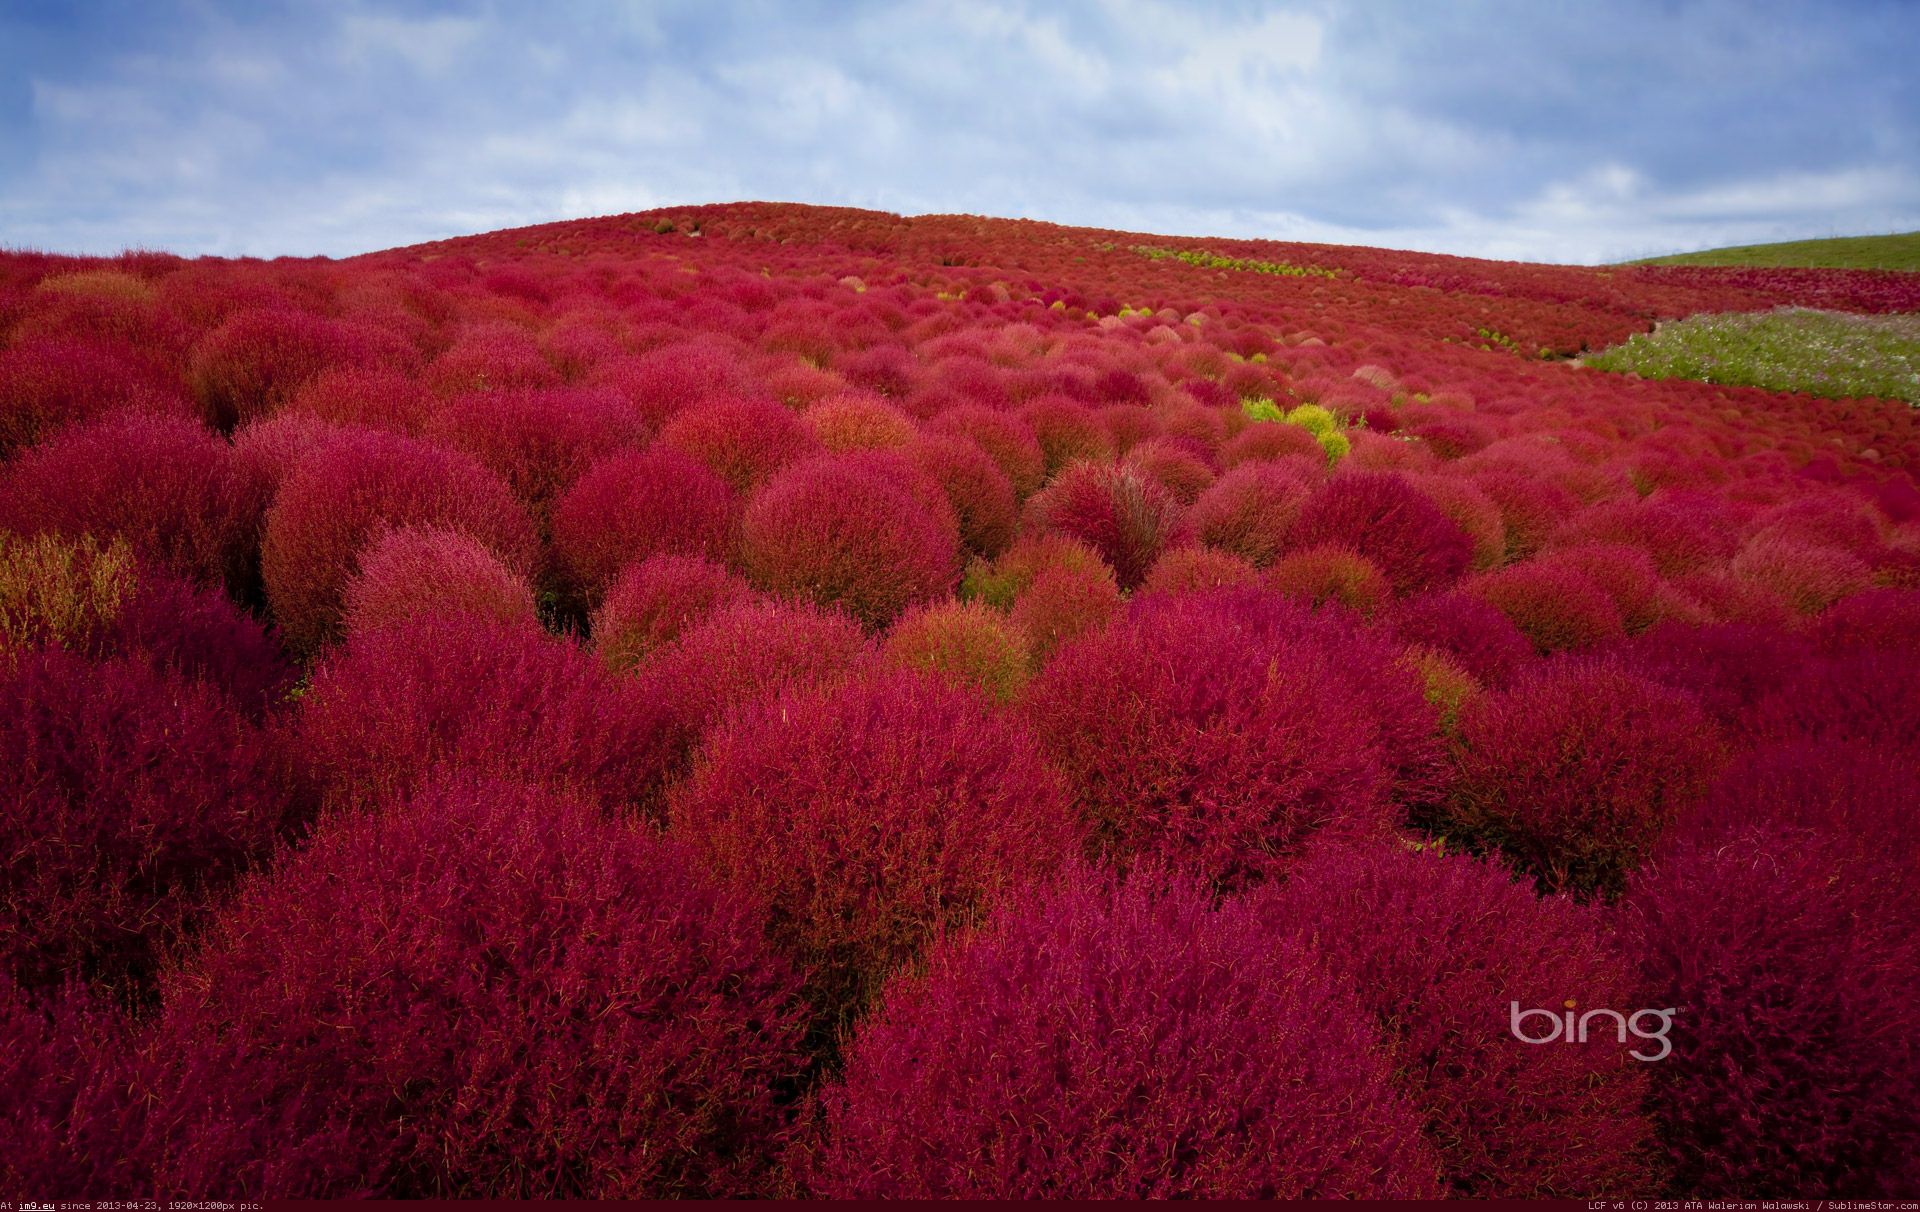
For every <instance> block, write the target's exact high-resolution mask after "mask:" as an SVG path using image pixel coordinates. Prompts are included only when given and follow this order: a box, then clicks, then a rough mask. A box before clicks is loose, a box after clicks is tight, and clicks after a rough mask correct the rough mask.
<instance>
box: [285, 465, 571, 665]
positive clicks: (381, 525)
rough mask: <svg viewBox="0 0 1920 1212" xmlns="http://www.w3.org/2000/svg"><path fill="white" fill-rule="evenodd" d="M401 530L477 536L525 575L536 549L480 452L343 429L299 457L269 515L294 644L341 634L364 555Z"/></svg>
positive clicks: (303, 647) (516, 506)
mask: <svg viewBox="0 0 1920 1212" xmlns="http://www.w3.org/2000/svg"><path fill="white" fill-rule="evenodd" d="M402 526H419V527H435V528H439V529H443V530H449V531H453V532H456V533H459V534H464V535H468V536H470V537H472V538H474V539H477V540H479V541H480V542H481V543H484V544H485V545H486V546H487V548H488V549H489V550H491V551H492V552H493V553H494V554H495V555H497V556H499V557H500V560H501V562H502V563H503V564H505V565H506V566H507V567H508V568H510V569H512V570H513V571H515V572H517V573H522V574H524V573H525V572H526V571H527V570H529V569H530V568H531V567H532V566H533V562H534V558H535V553H536V551H537V540H536V536H535V534H534V529H533V523H532V522H531V520H529V518H528V517H527V512H526V509H525V507H523V506H522V505H521V504H520V502H518V501H517V500H515V499H514V496H513V493H512V492H511V491H510V490H509V489H508V488H507V486H506V485H505V484H504V483H502V482H501V481H500V478H499V477H498V476H496V475H494V474H493V473H492V472H490V471H488V470H487V469H486V468H485V467H482V466H481V465H480V464H479V463H478V462H477V461H475V460H474V458H473V456H471V455H467V454H462V453H460V452H458V451H452V450H446V449H444V448H442V447H438V446H433V445H430V444H428V443H426V442H421V441H419V440H417V439H413V438H405V437H401V436H399V435H397V434H388V433H380V432H376V431H373V430H359V431H343V432H342V433H340V434H339V435H337V436H336V437H335V438H333V439H332V440H330V441H328V442H327V443H326V444H325V445H323V446H321V447H320V448H318V449H316V450H314V451H312V452H310V453H309V454H308V455H307V456H306V457H305V458H303V459H302V460H301V461H300V463H299V464H298V465H297V466H296V467H295V468H294V470H293V472H292V474H291V475H289V476H288V477H287V480H286V482H285V483H283V484H282V485H281V486H280V491H279V493H278V495H276V496H275V498H274V501H273V507H272V508H271V509H269V510H268V511H267V524H266V534H265V537H264V539H263V540H262V542H261V547H260V572H261V576H262V579H263V580H264V581H265V582H266V589H267V602H268V604H269V605H271V606H272V607H273V613H274V617H275V618H276V619H277V620H278V621H279V623H280V630H281V633H282V634H283V635H285V637H286V640H287V643H288V644H289V646H291V647H292V648H294V649H295V650H296V651H301V652H311V651H313V650H314V649H316V648H318V647H320V646H321V645H322V644H325V643H326V642H328V641H329V640H331V639H333V638H335V637H336V636H337V635H338V634H339V630H340V615H341V609H342V607H343V595H344V593H345V590H346V586H347V582H348V581H349V580H350V579H351V578H352V576H353V574H354V571H355V569H356V568H357V567H358V565H359V560H360V554H361V552H362V550H363V549H364V548H365V546H366V544H367V543H368V541H369V540H371V539H372V538H374V537H375V536H376V535H378V534H380V533H381V532H382V531H383V530H385V529H388V528H394V527H402Z"/></svg>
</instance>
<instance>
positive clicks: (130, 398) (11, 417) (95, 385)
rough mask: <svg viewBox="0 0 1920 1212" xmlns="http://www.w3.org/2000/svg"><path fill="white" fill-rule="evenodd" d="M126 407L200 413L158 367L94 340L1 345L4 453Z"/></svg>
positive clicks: (0, 452)
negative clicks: (142, 363) (2, 347)
mask: <svg viewBox="0 0 1920 1212" xmlns="http://www.w3.org/2000/svg"><path fill="white" fill-rule="evenodd" d="M122 411H138V412H159V413H167V414H169V415H175V416H184V415H194V414H195V412H196V410H195V409H194V407H193V405H192V403H191V402H190V401H188V400H187V398H186V396H185V395H184V394H183V393H182V392H181V391H180V389H179V387H178V386H177V385H175V384H170V383H168V382H167V381H166V379H165V378H163V377H162V376H161V375H160V374H159V373H158V372H156V371H155V370H153V369H151V368H149V367H146V366H142V365H141V364H139V363H138V362H136V361H134V360H133V359H132V358H129V357H127V356H125V355H124V354H121V353H119V352H116V351H114V350H110V349H107V348H105V347H103V346H99V345H95V344H93V343H92V342H88V341H75V340H65V339H57V338H55V339H48V338H39V339H33V340H27V341H21V342H19V343H17V344H15V345H13V346H11V347H9V348H6V349H0V458H5V457H7V456H8V455H10V454H12V453H13V452H14V451H15V450H18V449H20V448H22V447H25V446H31V445H32V444H33V443H35V442H38V441H40V440H41V439H42V438H44V437H46V436H47V435H49V434H52V433H54V432H57V431H58V430H61V429H64V428H66V427H67V426H69V425H74V424H78V423H80V422H82V421H89V420H92V419H93V418H94V417H97V416H101V415H103V414H107V413H113V412H122Z"/></svg>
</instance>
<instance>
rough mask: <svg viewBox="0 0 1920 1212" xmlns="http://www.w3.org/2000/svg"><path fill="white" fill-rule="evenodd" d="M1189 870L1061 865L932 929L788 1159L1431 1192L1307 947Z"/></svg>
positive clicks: (840, 1191) (887, 1182) (1129, 1186)
mask: <svg viewBox="0 0 1920 1212" xmlns="http://www.w3.org/2000/svg"><path fill="white" fill-rule="evenodd" d="M1276 941H1277V940H1276V939H1274V938H1273V937H1271V936H1270V935H1269V934H1268V933H1267V932H1265V931H1263V930H1261V929H1259V928H1258V925H1257V923H1256V922H1255V921H1254V920H1253V919H1252V918H1251V916H1250V915H1248V914H1246V913H1243V912H1236V911H1232V910H1229V911H1225V912H1214V911H1212V910H1211V908H1210V906H1209V898H1208V895H1207V893H1206V892H1205V890H1204V889H1202V888H1199V887H1196V886H1194V885H1191V884H1186V883H1181V882H1177V881H1159V882H1156V881H1152V880H1149V879H1148V878H1147V877H1146V876H1145V874H1144V873H1140V874H1136V875H1135V877H1134V878H1133V879H1132V880H1130V881H1128V882H1127V883H1126V884H1125V885H1123V886H1117V887H1116V886H1112V885H1110V884H1108V883H1106V882H1104V881H1102V880H1101V879H1099V878H1098V877H1095V876H1092V875H1079V876H1077V877H1076V878H1073V879H1070V880H1068V881H1066V882H1065V884H1064V886H1063V887H1060V888H1059V889H1057V890H1053V891H1046V892H1026V893H1024V894H1023V895H1022V896H1021V897H1020V898H1019V899H1018V900H1016V901H1015V902H1013V903H1012V904H1010V905H1008V906H1007V907H1006V908H1005V909H1004V910H1002V911H1001V913H1000V914H998V915H997V916H996V918H995V920H994V922H993V923H992V924H991V925H990V926H989V927H988V928H987V929H986V930H985V931H983V932H981V933H978V934H974V935H971V936H959V937H956V938H953V939H950V940H948V941H946V942H944V943H942V944H941V945H940V946H938V947H937V948H936V949H935V950H934V952H933V954H932V955H931V956H930V958H929V960H928V962H927V965H926V971H925V972H924V974H920V975H916V976H913V977H911V978H903V979H902V980H901V981H900V982H899V983H897V984H895V985H894V986H892V987H891V988H889V990H888V992H887V996H886V998H885V1001H884V1002H883V1004H882V1005H881V1007H880V1009H879V1010H878V1011H877V1012H876V1013H875V1014H874V1016H873V1017H872V1018H870V1019H869V1020H867V1021H866V1022H865V1023H863V1024H862V1025H861V1028H860V1030H859V1032H858V1034H856V1035H855V1036H854V1038H853V1040H852V1042H851V1043H850V1044H849V1046H848V1049H847V1060H846V1068H845V1071H844V1073H842V1074H841V1075H840V1076H839V1077H838V1078H837V1079H836V1080H835V1081H834V1082H833V1083H832V1084H831V1085H829V1086H828V1087H827V1088H826V1090H825V1091H824V1094H823V1097H822V1116H821V1118H822V1120H823V1124H824V1127H823V1137H824V1139H823V1140H822V1141H821V1142H820V1143H819V1144H818V1146H817V1147H816V1148H815V1149H814V1150H813V1151H812V1152H811V1153H810V1154H809V1155H807V1156H806V1157H805V1158H804V1160H803V1162H802V1164H801V1165H800V1166H799V1167H797V1168H798V1169H799V1171H800V1174H801V1177H802V1179H803V1181H805V1182H806V1184H807V1186H808V1187H810V1188H811V1190H812V1192H813V1193H814V1194H816V1195H820V1196H825V1197H829V1198H852V1199H931V1198H965V1199H994V1200H1011V1199H1034V1198H1045V1199H1149V1198H1166V1197H1175V1198H1178V1197H1193V1198H1239V1199H1261V1198H1267V1199H1270V1198H1276V1197H1277V1198H1283V1199H1284V1198H1288V1197H1294V1198H1299V1197H1305V1196H1315V1197H1320V1198H1332V1197H1338V1196H1374V1197H1379V1196H1392V1197H1433V1196H1436V1195H1437V1194H1438V1193H1439V1191H1440V1185H1439V1182H1438V1180H1437V1177H1436V1175H1437V1171H1438V1169H1439V1167H1438V1164H1437V1159H1436V1158H1435V1157H1434V1155H1433V1152H1432V1150H1431V1149H1430V1148H1429V1147H1428V1146H1427V1144H1426V1143H1425V1142H1424V1141H1423V1140H1422V1139H1421V1137H1420V1122H1419V1115H1418V1113H1417V1112H1416V1111H1415V1110H1413V1109H1412V1108H1411V1107H1410V1106H1409V1105H1408V1104H1407V1102H1406V1101H1405V1100H1404V1099H1403V1098H1401V1097H1400V1096H1399V1095H1398V1094H1397V1093H1395V1091H1394V1090H1393V1089H1392V1086H1391V1084H1390V1082H1389V1071H1388V1068H1387V1066H1386V1064H1385V1063H1384V1061H1383V1058H1382V1057H1381V1055H1380V1052H1379V1049H1378V1046H1377V1044H1378V1037H1377V1035H1376V1033H1375V1032H1374V1030H1373V1029H1372V1026H1371V1024H1368V1023H1366V1022H1365V1021H1364V1016H1363V1015H1361V1014H1359V1013H1356V1008H1355V1007H1354V1006H1353V1005H1352V1003H1351V1002H1350V1001H1349V1000H1348V998H1347V997H1346V996H1345V994H1344V991H1342V990H1340V989H1339V988H1338V987H1337V986H1336V985H1335V984H1334V982H1333V981H1332V980H1330V979H1329V978H1328V976H1327V975H1326V974H1325V973H1324V972H1323V971H1322V970H1321V969H1320V967H1319V966H1318V965H1317V964H1316V963H1315V962H1314V961H1313V959H1312V957H1311V956H1310V955H1309V954H1306V953H1304V952H1303V951H1302V950H1301V949H1300V948H1299V947H1298V946H1296V945H1293V944H1290V943H1284V942H1281V943H1280V944H1279V945H1276Z"/></svg>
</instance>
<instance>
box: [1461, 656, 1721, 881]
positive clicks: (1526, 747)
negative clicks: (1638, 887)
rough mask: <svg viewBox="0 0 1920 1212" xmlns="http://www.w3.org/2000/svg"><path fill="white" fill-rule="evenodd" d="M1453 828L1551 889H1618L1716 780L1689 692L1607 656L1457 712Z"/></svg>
mask: <svg viewBox="0 0 1920 1212" xmlns="http://www.w3.org/2000/svg"><path fill="white" fill-rule="evenodd" d="M1455 749H1456V752H1455V760H1456V763H1457V765H1458V768H1459V779H1458V781H1457V782H1456V783H1455V785H1454V788H1453V792H1452V795H1451V796H1450V797H1449V798H1448V800H1447V803H1446V807H1445V809H1444V812H1443V816H1444V818H1445V822H1446V827H1447V828H1448V829H1449V831H1453V832H1457V833H1459V834H1462V835H1464V836H1466V837H1469V838H1471V839H1474V840H1475V841H1477V842H1478V843H1480V844H1483V845H1488V846H1496V847H1498V848H1499V849H1500V850H1501V851H1502V852H1503V853H1505V855H1506V856H1507V857H1508V858H1509V859H1511V860H1512V861H1513V862H1515V863H1516V864H1518V865H1519V866H1520V867H1521V868H1522V869H1524V870H1525V871H1527V872H1528V873H1529V874H1531V875H1533V876H1534V877H1535V878H1537V879H1538V880H1539V881H1540V883H1541V885H1542V886H1543V887H1545V888H1546V889H1548V890H1550V891H1562V890H1572V891H1582V892H1585V891H1592V890H1594V889H1600V890H1603V891H1615V890H1618V889H1619V887H1620V885H1621V884H1622V882H1623V881H1624V880H1625V878H1626V876H1627V875H1628V874H1629V873H1631V872H1632V871H1633V869H1634V868H1635V867H1636V866H1638V865H1639V863H1640V861H1641V860H1642V859H1643V858H1644V857H1645V856H1646V854H1647V852H1648V851H1649V850H1650V849H1651V847H1652V846H1653V844H1654V842H1655V841H1656V840H1657V839H1658V838H1659V836H1660V833H1661V831H1662V830H1664V829H1665V828H1666V827H1667V826H1668V825H1669V824H1671V823H1672V822H1673V820H1674V819H1675V818H1676V817H1678V816H1679V815H1680V814H1681V813H1682V812H1684V811H1685V810H1686V809H1688V808H1690V807H1692V806H1693V805H1694V804H1696V803H1697V802H1698V801H1699V800H1700V798H1701V797H1702V796H1703V795H1704V794H1705V793H1706V790H1707V787H1708V786H1709V785H1710V784H1711V783H1712V781H1713V779H1714V777H1715V776H1716V775H1717V774H1718V773H1719V771H1720V767H1721V764H1722V762H1723V761H1724V758H1725V752H1724V750H1725V743H1724V741H1723V739H1722V737H1721V735H1720V731H1719V729H1718V727H1717V726H1716V725H1715V724H1714V723H1713V721H1712V720H1711V719H1710V718H1709V717H1708V716H1707V714H1706V712H1705V711H1704V710H1702V709H1701V707H1700V704H1699V703H1698V701H1696V700H1695V699H1694V698H1693V696H1692V695H1689V694H1688V693H1686V692H1685V691H1683V690H1677V689H1674V688H1672V687H1669V686H1663V685H1661V684H1659V683H1657V682H1654V681H1651V680H1649V679H1647V678H1644V677H1642V676H1640V675H1639V674H1637V673H1634V672H1633V671H1632V670H1631V669H1630V668H1629V667H1627V666H1626V665H1624V664H1622V663H1620V662H1618V661H1614V660H1608V659H1578V658H1563V659H1561V660H1559V661H1555V662H1553V663H1551V664H1548V665H1546V666H1545V667H1543V668H1542V669H1540V670H1539V671H1537V672H1534V673H1530V674H1529V675H1527V676H1525V677H1523V678H1521V679H1519V680H1517V681H1516V682H1515V683H1514V685H1512V686H1511V687H1509V688H1508V689H1506V690H1503V691H1499V692H1496V693H1493V694H1486V695H1482V696H1480V697H1478V698H1476V699H1474V700H1473V701H1472V702H1470V703H1468V704H1467V706H1466V707H1465V708H1464V709H1463V710H1462V711H1461V713H1460V726H1459V736H1458V739H1457V741H1456V744H1455Z"/></svg>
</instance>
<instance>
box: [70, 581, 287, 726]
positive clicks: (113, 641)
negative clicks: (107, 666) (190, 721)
mask: <svg viewBox="0 0 1920 1212" xmlns="http://www.w3.org/2000/svg"><path fill="white" fill-rule="evenodd" d="M91 648H92V649H93V650H94V651H95V652H96V653H97V654H98V655H102V656H135V655H138V656H140V657H143V658H145V659H146V660H147V661H149V662H150V663H152V664H154V665H156V666H158V667H160V668H164V669H167V670H171V671H173V672H176V673H179V674H180V675H182V676H184V677H187V678H190V679H192V680H194V681H198V682H205V683H207V684H209V685H211V686H214V687H216V688H217V689H219V690H220V691H221V692H222V693H223V694H225V695H226V696H227V698H228V699H229V700H230V701H231V702H232V703H233V705H234V706H236V707H238V708H240V709H241V710H242V711H243V712H244V713H245V714H247V715H249V716H251V717H255V718H257V717H259V716H261V715H262V714H264V713H265V712H266V711H267V710H268V709H269V708H271V707H273V706H275V705H277V704H278V703H279V701H280V698H281V696H282V695H283V694H284V693H285V692H286V691H287V689H288V688H289V687H290V686H291V685H292V684H293V681H294V676H293V669H292V666H291V664H290V663H289V662H288V660H287V658H286V654H285V653H283V652H282V651H281V650H280V646H279V644H277V643H275V642H274V639H273V637H272V636H271V635H269V634H268V633H267V632H266V631H265V629H263V628H262V627H261V626H260V624H259V623H258V622H256V621H255V620H254V619H253V617H252V616H251V615H249V614H247V613H246V612H245V611H243V610H241V609H240V608H239V607H237V606H235V605H234V604H233V602H232V601H231V600H230V599H229V598H228V597H227V596H226V595H225V594H224V593H222V592H220V591H219V590H218V589H212V588H207V587H203V586H199V585H195V584H193V583H192V582H190V581H185V580H182V579H180V578H179V577H175V576H172V575H170V574H168V573H164V572H161V571H159V570H157V569H150V568H149V569H142V570H141V571H140V574H139V578H138V584H137V585H136V587H135V589H134V591H133V593H132V595H131V596H129V597H128V598H127V600H126V601H124V602H122V603H121V604H120V609H119V611H118V613H116V614H115V615H114V617H113V620H112V622H111V623H109V624H108V625H107V626H106V627H105V628H104V629H102V631H101V632H100V634H99V635H98V636H96V637H94V641H93V644H92V645H91Z"/></svg>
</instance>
